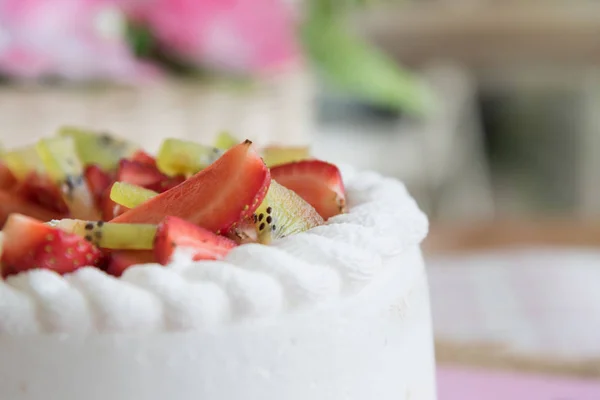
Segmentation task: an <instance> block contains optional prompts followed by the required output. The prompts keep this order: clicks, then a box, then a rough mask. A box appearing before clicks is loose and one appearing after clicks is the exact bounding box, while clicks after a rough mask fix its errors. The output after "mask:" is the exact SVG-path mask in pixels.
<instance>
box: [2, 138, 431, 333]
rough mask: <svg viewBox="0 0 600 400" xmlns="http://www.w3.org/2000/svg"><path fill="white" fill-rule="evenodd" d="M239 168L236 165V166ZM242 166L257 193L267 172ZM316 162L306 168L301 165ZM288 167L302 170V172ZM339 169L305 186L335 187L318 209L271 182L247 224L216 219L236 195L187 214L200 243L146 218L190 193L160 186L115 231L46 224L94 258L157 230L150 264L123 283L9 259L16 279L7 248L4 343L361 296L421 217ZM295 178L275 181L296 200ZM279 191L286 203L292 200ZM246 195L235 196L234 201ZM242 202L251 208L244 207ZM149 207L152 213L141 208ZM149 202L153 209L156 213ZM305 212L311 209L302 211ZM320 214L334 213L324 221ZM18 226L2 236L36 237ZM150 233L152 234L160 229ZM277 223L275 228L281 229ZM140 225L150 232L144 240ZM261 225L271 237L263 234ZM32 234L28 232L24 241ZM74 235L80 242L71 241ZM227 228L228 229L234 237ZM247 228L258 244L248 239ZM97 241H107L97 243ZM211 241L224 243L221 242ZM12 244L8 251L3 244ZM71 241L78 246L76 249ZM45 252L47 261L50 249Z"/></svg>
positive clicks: (374, 183) (192, 325)
mask: <svg viewBox="0 0 600 400" xmlns="http://www.w3.org/2000/svg"><path fill="white" fill-rule="evenodd" d="M242 145H244V143H242V144H240V145H235V146H233V147H232V150H228V151H227V152H225V155H223V156H221V157H220V158H219V160H221V159H226V158H227V154H230V153H233V152H234V150H235V149H236V148H240V146H242ZM244 157H246V156H244ZM249 157H252V156H249ZM230 158H231V157H230ZM235 161H236V162H238V163H239V162H240V161H239V159H238V160H235ZM244 162H245V163H246V165H245V166H244V171H242V172H243V174H244V175H241V176H237V179H241V180H243V182H247V181H250V182H251V183H252V184H254V185H255V186H256V189H253V190H256V192H260V190H262V189H261V187H262V186H261V185H264V183H263V182H262V180H263V178H262V177H261V176H262V175H260V173H262V172H256V171H259V170H260V171H262V170H263V169H262V168H260V165H263V166H264V164H262V162H261V163H254V161H253V159H251V160H250V161H248V158H244ZM210 163H212V161H210V162H208V164H210ZM219 163H221V164H219ZM223 163H224V162H222V161H218V162H214V163H213V165H214V164H219V165H220V166H222V165H223ZM311 163H313V161H308V162H307V164H311ZM231 164H232V163H230V165H231ZM233 164H235V163H233ZM296 164H298V165H300V164H302V162H300V163H296ZM247 165H250V170H251V171H253V173H252V174H248V172H247V171H248V170H249V168H248V167H247ZM228 168H229V169H228V170H227V173H230V174H231V171H232V168H231V166H229V167H228ZM252 168H254V170H253V169H252ZM294 168H296V170H295V171H297V168H298V167H297V166H296V167H294ZM328 168H329V167H328ZM222 169H223V168H221V170H222ZM215 170H216V171H217V172H214V171H215ZM264 170H266V171H267V172H266V175H267V176H269V172H268V171H269V169H268V168H266V167H265V168H264ZM340 170H341V172H340V171H337V168H336V171H337V173H338V174H340V177H341V178H340V179H339V184H338V183H335V184H334V185H333V186H332V182H333V180H332V179H331V175H330V174H327V175H326V176H319V178H320V179H321V180H320V181H313V182H312V184H311V186H310V187H311V188H314V187H320V186H319V185H318V184H315V183H314V182H325V184H324V185H325V188H326V189H331V188H332V187H334V189H333V190H330V192H327V193H333V194H335V196H333V197H332V199H333V203H332V202H330V201H329V200H328V201H329V202H324V201H323V199H324V198H327V199H329V197H323V196H321V197H318V196H317V197H310V196H311V195H313V194H314V193H313V192H314V190H313V192H311V193H309V194H308V195H307V196H301V197H302V198H300V197H298V196H296V195H295V194H293V193H292V195H290V196H292V197H294V196H295V197H294V198H293V199H291V200H289V199H288V198H287V197H285V198H284V199H285V201H286V202H283V203H280V202H279V201H280V200H281V199H282V198H283V197H277V196H275V195H274V194H273V193H274V191H276V190H284V189H278V186H281V185H278V184H277V183H275V181H274V180H273V181H272V182H270V184H271V186H268V184H267V187H268V192H267V190H266V189H264V191H265V192H267V193H262V194H260V196H261V197H260V198H259V199H258V201H255V202H257V203H261V204H254V205H252V202H250V204H251V206H250V211H249V214H248V213H247V214H244V211H248V209H247V208H248V207H247V206H246V207H243V206H242V208H241V212H238V215H236V218H237V219H239V218H240V216H241V217H242V218H244V219H243V221H244V222H243V223H241V222H235V221H234V222H233V223H229V222H224V219H226V218H222V214H224V213H223V211H222V210H223V207H227V206H230V204H229V203H231V201H229V198H230V197H231V194H229V195H227V196H226V197H224V198H223V199H222V201H223V202H225V203H226V204H225V206H223V205H222V202H219V203H216V202H213V203H215V205H213V209H211V210H210V212H206V213H205V214H204V215H202V213H201V212H200V214H198V212H195V213H194V214H190V213H188V214H185V215H184V219H185V220H187V221H188V222H189V221H190V219H193V218H198V221H200V222H198V221H194V222H196V223H197V224H198V226H200V227H201V228H198V229H203V227H208V228H206V229H205V230H207V232H204V231H202V232H201V234H197V232H196V231H195V230H194V229H195V226H194V229H192V231H193V233H194V235H195V236H194V235H192V234H189V230H185V229H188V226H187V225H186V224H187V223H188V222H186V221H182V222H181V223H180V221H179V219H175V218H173V219H168V220H167V219H164V218H162V217H161V218H159V217H155V216H154V215H152V217H147V215H148V214H152V213H156V212H157V211H156V210H159V209H160V206H161V205H160V202H159V201H156V200H154V199H155V198H164V197H165V196H163V194H165V193H167V195H168V194H170V193H176V192H177V190H180V189H177V188H181V187H185V186H186V185H187V186H188V187H189V184H187V183H182V184H179V185H177V186H175V188H173V187H171V188H167V189H166V190H165V191H164V192H163V194H161V195H158V196H156V197H155V198H154V197H152V198H151V200H150V201H149V200H146V203H143V204H142V205H141V206H133V207H132V208H131V210H133V211H134V212H132V213H128V212H125V213H123V214H122V215H121V216H116V219H117V220H118V219H119V218H122V221H115V220H114V219H113V220H112V221H110V222H108V223H106V224H101V223H100V224H98V223H97V225H95V226H89V225H90V224H89V223H85V224H83V225H77V224H76V223H73V222H72V221H74V220H73V219H71V220H62V221H63V222H61V221H58V222H56V221H55V222H54V223H53V224H44V227H50V228H51V229H58V230H60V231H61V232H65V233H66V236H65V237H67V238H69V239H68V240H80V239H81V238H80V237H79V236H77V234H78V233H80V234H82V235H85V239H86V240H85V241H84V240H82V242H84V243H85V244H86V245H87V244H89V245H90V246H93V247H94V249H95V248H96V247H98V248H99V249H101V250H98V251H99V252H100V254H103V252H104V251H105V249H104V247H103V246H108V245H114V243H116V242H119V240H117V239H123V238H122V237H121V236H119V235H118V234H116V233H115V234H114V235H113V233H114V232H122V231H123V230H124V229H125V228H128V229H132V228H131V227H135V228H136V229H137V230H136V231H134V234H133V235H132V234H131V231H130V232H129V233H128V235H127V237H126V239H127V240H126V242H127V243H130V242H131V243H136V244H137V245H140V244H139V243H141V242H144V241H146V242H147V241H148V239H147V238H145V236H144V235H146V234H147V233H148V232H152V235H150V236H151V242H152V243H151V245H152V246H153V247H154V250H153V254H154V259H152V260H149V261H151V262H148V263H143V264H142V263H136V262H130V263H129V264H128V265H126V267H125V268H123V269H122V270H119V271H118V273H114V271H115V270H114V268H117V267H118V265H117V266H114V265H113V264H110V265H109V269H108V270H107V269H106V267H104V269H105V270H102V269H101V268H97V267H94V266H88V267H78V268H75V269H73V270H68V271H63V270H61V269H52V268H47V267H46V268H44V267H39V266H37V265H33V266H31V267H26V268H25V269H23V270H15V269H14V265H17V263H16V261H15V262H12V263H11V264H10V266H12V267H13V269H9V273H8V274H7V273H6V264H7V262H6V260H7V259H6V258H5V255H6V253H7V251H8V250H10V251H8V254H9V255H11V254H12V253H11V251H12V252H13V253H14V252H15V250H12V249H6V248H5V251H4V254H3V258H2V261H3V265H4V266H5V270H4V271H3V273H4V275H6V279H5V280H3V281H1V280H0V334H9V335H19V334H35V333H93V332H127V333H132V332H160V331H189V330H206V329H211V328H214V327H218V326H220V325H223V324H228V323H233V322H236V321H242V320H247V319H253V318H269V317H272V316H276V315H278V314H281V313H285V312H288V311H293V310H295V309H300V308H304V307H307V306H310V305H313V304H319V303H325V302H328V301H335V300H336V299H339V298H341V297H344V296H347V295H351V294H353V293H356V292H358V291H360V290H361V289H362V288H363V287H365V286H366V285H367V284H368V283H369V282H370V281H371V280H372V279H373V278H374V277H375V276H377V274H378V272H379V271H380V270H381V269H382V266H383V265H384V261H385V260H386V259H387V258H388V257H392V256H394V255H396V254H399V253H401V252H402V251H403V250H404V249H405V248H406V247H408V246H414V245H416V244H418V243H419V242H420V241H421V240H422V239H423V238H424V236H425V235H426V232H427V219H426V217H425V216H424V214H423V213H422V212H421V211H420V210H419V208H418V207H417V205H416V203H415V202H414V200H413V199H412V198H411V197H410V196H409V195H408V193H407V191H406V189H405V187H404V186H403V185H402V184H401V183H400V182H398V181H396V180H393V179H389V178H384V177H382V176H380V175H378V174H376V173H372V172H357V171H355V170H353V169H352V168H350V167H343V168H341V169H340ZM218 171H219V169H218V168H217V167H214V168H213V167H207V168H206V169H205V170H204V171H201V172H198V173H195V175H193V177H191V178H189V179H187V180H185V182H189V181H192V180H193V179H196V178H195V177H196V176H199V175H204V176H207V175H210V174H211V173H213V175H216V174H217V173H218ZM271 171H275V173H274V174H273V175H275V174H276V173H277V172H276V169H275V168H271ZM312 172H314V168H313V166H311V173H312ZM234 173H238V172H236V171H234ZM240 173H241V172H240ZM291 175H293V177H294V179H296V181H294V180H293V179H291V180H290V179H288V180H287V181H286V177H285V176H282V175H279V176H281V180H282V181H285V182H291V183H289V185H290V186H291V187H298V186H294V185H300V188H299V189H298V191H297V193H298V194H301V193H303V192H302V187H301V186H302V184H303V182H299V181H298V180H297V178H298V174H297V173H294V174H291ZM234 176H235V175H234ZM257 176H258V178H257ZM342 178H343V179H342ZM269 179H270V176H269ZM279 179H280V178H279V177H278V180H279ZM233 180H234V181H235V179H233ZM335 182H337V181H335ZM342 182H343V183H342ZM208 185H210V182H208V183H206V181H205V182H203V185H202V188H207V187H209V186H208ZM235 185H236V186H235V187H236V188H239V187H240V186H241V187H243V188H244V189H245V190H246V189H247V187H248V185H247V184H246V183H236V184H235ZM327 185H328V186H327ZM230 186H231V185H230ZM340 187H341V189H340ZM113 189H114V188H113ZM219 190H221V189H219ZM285 190H287V189H285ZM323 190H324V191H325V189H323ZM246 191H247V190H246ZM283 193H284V194H285V195H286V196H288V194H287V192H283ZM323 193H325V192H323ZM128 194H130V193H128ZM180 195H181V194H180ZM244 195H245V194H244V193H241V194H240V195H239V197H243V196H244ZM183 196H184V197H188V198H189V197H193V196H196V194H195V192H193V191H186V192H185V193H183ZM214 196H215V195H213V197H214ZM216 196H218V194H217V195H216ZM252 196H254V199H255V200H256V198H257V197H256V196H257V195H256V194H255V193H253V194H252ZM111 197H112V196H111ZM340 197H341V199H340ZM173 198H175V199H177V198H176V197H173ZM173 198H171V199H169V203H168V207H166V208H164V209H168V210H169V213H174V214H175V215H177V216H179V214H177V213H187V212H188V211H187V208H185V210H183V211H181V210H180V209H179V208H178V207H177V204H179V203H176V205H175V206H173V201H174V200H173ZM296 198H297V199H296ZM303 199H308V200H310V201H309V202H308V203H309V204H308V205H306V203H305V202H304V200H303ZM192 200H194V201H197V199H192ZM177 201H178V200H177ZM242 201H245V202H246V204H248V200H247V199H242ZM148 203H150V206H147V204H148ZM156 203H159V205H158V206H156ZM266 203H268V204H266ZM206 204H211V203H210V201H205V202H203V203H202V207H199V208H200V211H203V208H206ZM340 204H341V206H340ZM305 205H306V207H307V208H306V209H303V207H305ZM68 206H71V204H68ZM311 206H312V207H311ZM140 207H142V208H143V207H147V209H150V210H151V211H152V212H151V213H137V214H136V213H135V211H136V210H137V209H138V208H140ZM152 207H154V208H152ZM261 207H262V208H261ZM336 207H337V208H336ZM188 208H189V207H188ZM298 209H300V210H301V211H302V212H301V213H300V215H299V214H298V212H297V211H296V210H298ZM338 209H339V210H338ZM173 210H174V211H173ZM282 210H283V211H282ZM316 210H318V211H316ZM71 211H72V210H71ZM340 211H346V212H342V213H340ZM327 213H329V214H331V215H324V214H327ZM225 214H226V213H225ZM335 214H337V215H335ZM131 215H133V216H131ZM140 215H141V216H140ZM198 215H200V216H198ZM215 215H216V216H215ZM169 216H171V214H169ZM324 217H326V218H324ZM19 218H21V217H19ZM148 218H150V220H148ZM152 218H154V219H155V220H156V221H155V220H152ZM13 219H14V221H17V222H20V221H21V220H19V219H15V218H13ZM14 221H13V222H11V219H10V218H9V222H8V223H7V226H9V228H6V227H5V229H4V236H7V235H8V234H9V233H11V234H12V235H13V236H14V232H17V231H18V232H20V234H21V236H22V238H23V239H22V241H25V242H30V241H31V240H32V239H31V237H35V236H36V235H37V234H38V230H39V226H38V225H27V224H26V223H21V224H20V225H19V224H17V223H16V222H14ZM64 221H71V222H68V223H65V222H64ZM247 221H249V222H247ZM267 221H268V223H267ZM25 222H28V221H25ZM83 222H85V221H83ZM157 223H158V228H157V226H156V225H155V224H157ZM184 223H186V224H184ZM10 224H12V225H10ZM276 224H279V225H280V227H279V228H277V227H276ZM117 225H118V226H117ZM141 225H143V227H144V229H146V231H148V232H146V231H140V230H139V226H141ZM191 225H194V224H191ZM225 225H227V226H225ZM264 225H267V226H268V229H266V230H265V229H263V226H264ZM15 226H16V227H18V228H19V229H21V230H20V231H19V230H17V229H16V228H15ZM30 226H31V227H32V229H31V230H29V231H28V230H27V228H29V227H30ZM78 226H79V228H80V229H82V230H83V231H82V232H78V231H77V229H76V228H77V227H78ZM232 226H233V227H234V228H235V232H234V234H232V232H233V230H232ZM248 226H250V227H251V228H252V229H251V231H252V232H253V233H254V234H255V235H256V236H255V237H253V238H248V235H247V233H248V230H247V228H248ZM115 227H117V228H118V231H117V230H116V229H117V228H115ZM50 228H48V229H50ZM184 228H185V229H184ZM11 229H12V230H11ZM43 229H46V228H43ZM223 229H226V231H227V232H228V234H227V235H225V236H228V237H229V239H228V238H226V237H225V236H223ZM99 231H100V232H101V233H102V234H101V235H96V232H99ZM266 231H268V232H266ZM44 232H45V234H47V232H46V231H44ZM182 232H184V233H185V235H183V234H182ZM212 232H216V233H217V234H221V235H219V236H216V235H215V234H214V233H212ZM176 234H177V235H176ZM61 235H62V233H60V234H59V235H58V236H59V238H63V236H61ZM69 235H74V236H73V237H71V236H69ZM102 235H104V236H102ZM198 235H199V236H198ZM88 236H90V237H88ZM91 236H94V237H91ZM130 236H134V237H135V240H133V239H131V240H130V239H129V237H130ZM250 236H252V235H250ZM231 239H236V240H235V241H233V240H231ZM160 240H163V242H164V243H163V244H164V246H162V245H160ZM7 242H8V243H9V245H10V244H11V242H10V241H6V240H5V243H7ZM236 242H237V243H236ZM251 242H252V243H251ZM76 243H77V246H80V247H81V246H83V245H81V244H78V243H79V242H76ZM90 243H91V244H90ZM119 243H121V242H119ZM266 243H268V244H269V245H265V244H266ZM59 244H61V245H62V244H63V243H62V242H61V243H59ZM12 246H13V247H14V246H15V245H14V244H13V245H12ZM140 246H141V245H140ZM161 246H162V247H161ZM58 248H60V246H58ZM144 248H145V247H142V249H144ZM46 249H47V250H48V251H50V248H49V247H46ZM86 249H87V248H86ZM117 249H120V248H119V247H117ZM86 251H87V250H86ZM119 251H121V250H114V249H113V250H110V248H109V250H107V253H108V254H109V257H110V258H111V260H112V258H113V256H112V254H113V253H118V252H119ZM29 253H31V251H29ZM66 253H68V249H67V251H66ZM66 253H65V254H66ZM87 254H89V252H88V253H86V256H87ZM11 257H12V255H11ZM103 257H104V256H103ZM88 259H89V258H88ZM9 260H13V258H10V259H9ZM18 260H19V262H21V264H19V265H22V263H23V260H30V259H29V258H21V259H18ZM34 260H39V258H34ZM44 260H46V259H44ZM138 260H139V259H138ZM140 261H143V260H140ZM36 262H37V261H36ZM111 263H114V261H111ZM45 265H46V264H45ZM111 266H112V268H113V270H111V269H110V268H111ZM399 267H400V266H399ZM111 271H112V272H113V274H112V275H111ZM107 272H108V273H107ZM113 275H120V276H113Z"/></svg>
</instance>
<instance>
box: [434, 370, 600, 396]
mask: <svg viewBox="0 0 600 400" xmlns="http://www.w3.org/2000/svg"><path fill="white" fill-rule="evenodd" d="M438 399H439V400H599V399H600V381H585V380H574V379H561V378H557V377H549V376H541V375H527V374H513V373H505V372H502V373H500V372H489V371H476V370H469V369H457V368H450V367H440V368H439V369H438Z"/></svg>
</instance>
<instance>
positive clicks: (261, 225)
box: [258, 222, 265, 231]
mask: <svg viewBox="0 0 600 400" xmlns="http://www.w3.org/2000/svg"><path fill="white" fill-rule="evenodd" d="M263 229H265V223H264V222H263V223H261V224H260V226H259V227H258V230H260V231H262V230H263Z"/></svg>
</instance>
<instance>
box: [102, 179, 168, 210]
mask: <svg viewBox="0 0 600 400" xmlns="http://www.w3.org/2000/svg"><path fill="white" fill-rule="evenodd" d="M157 195H158V193H156V192H155V191H153V190H150V189H145V188H143V187H141V186H137V185H133V184H131V183H126V182H115V183H114V184H113V186H112V189H111V190H110V199H111V200H112V201H114V202H115V203H117V204H120V205H122V206H125V207H127V208H134V207H137V206H139V205H140V204H142V203H143V202H145V201H146V200H149V199H151V198H153V197H154V196H157Z"/></svg>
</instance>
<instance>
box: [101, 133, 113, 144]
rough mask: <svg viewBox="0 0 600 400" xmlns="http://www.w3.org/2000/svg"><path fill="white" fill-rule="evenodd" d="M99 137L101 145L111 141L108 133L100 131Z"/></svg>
mask: <svg viewBox="0 0 600 400" xmlns="http://www.w3.org/2000/svg"><path fill="white" fill-rule="evenodd" d="M99 139H100V143H101V144H102V145H103V146H108V145H110V144H111V143H112V142H113V138H112V137H111V136H110V135H109V134H108V133H102V134H101V135H100V136H99Z"/></svg>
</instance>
